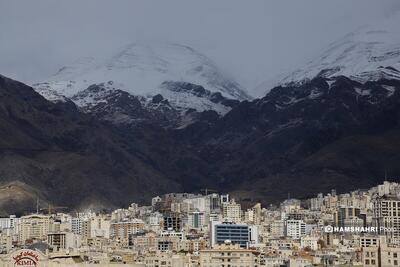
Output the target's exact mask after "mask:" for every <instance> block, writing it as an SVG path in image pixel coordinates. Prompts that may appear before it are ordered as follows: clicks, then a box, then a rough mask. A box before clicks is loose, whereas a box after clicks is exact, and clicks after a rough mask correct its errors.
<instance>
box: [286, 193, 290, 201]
mask: <svg viewBox="0 0 400 267" xmlns="http://www.w3.org/2000/svg"><path fill="white" fill-rule="evenodd" d="M287 199H288V200H289V199H290V192H288V193H287Z"/></svg>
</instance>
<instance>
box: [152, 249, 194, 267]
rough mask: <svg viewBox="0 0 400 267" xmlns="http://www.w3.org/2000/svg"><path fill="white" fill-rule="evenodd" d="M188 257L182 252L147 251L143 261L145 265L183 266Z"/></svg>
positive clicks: (157, 266)
mask: <svg viewBox="0 0 400 267" xmlns="http://www.w3.org/2000/svg"><path fill="white" fill-rule="evenodd" d="M189 262H190V258H189V257H187V256H185V255H183V254H172V253H169V252H168V253H161V252H157V253H149V254H147V255H146V256H145V260H144V263H145V264H146V266H147V267H185V266H188V263H189Z"/></svg>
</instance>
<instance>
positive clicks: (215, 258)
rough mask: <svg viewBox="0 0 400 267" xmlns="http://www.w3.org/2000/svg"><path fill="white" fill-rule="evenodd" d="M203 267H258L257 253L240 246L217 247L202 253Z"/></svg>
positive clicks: (226, 245)
mask: <svg viewBox="0 0 400 267" xmlns="http://www.w3.org/2000/svg"><path fill="white" fill-rule="evenodd" d="M200 266H201V267H234V266H238V267H239V266H245V267H253V266H257V252H256V251H254V250H250V249H243V248H240V246H239V245H238V244H230V243H228V242H226V243H225V244H221V245H216V246H214V248H212V249H205V250H201V251H200Z"/></svg>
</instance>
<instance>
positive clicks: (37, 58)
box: [0, 0, 400, 90]
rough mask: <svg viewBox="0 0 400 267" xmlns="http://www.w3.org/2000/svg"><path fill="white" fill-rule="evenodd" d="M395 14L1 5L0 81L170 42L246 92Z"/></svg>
mask: <svg viewBox="0 0 400 267" xmlns="http://www.w3.org/2000/svg"><path fill="white" fill-rule="evenodd" d="M399 8H400V2H399V1H398V0H384V1H373V0H371V1H369V0H352V1H349V0H336V1H321V0H302V1H295V0H293V1H288V0H287V1H285V0H280V1H267V0H264V1H261V0H252V1H245V0H242V1H237V0H218V1H216V0H202V1H190V0H170V1H153V0H143V1H122V0H119V1H100V0H87V1H82V0H68V1H66V0H65V1H54V0H43V1H42V0H38V1H19V0H0V73H1V74H4V75H7V76H11V77H13V78H16V79H19V80H22V81H25V82H27V83H32V82H35V81H40V80H43V79H46V78H47V77H48V76H50V75H51V74H53V73H55V72H56V71H57V69H59V68H60V67H62V66H64V65H67V64H69V63H71V62H73V61H74V60H75V59H77V58H79V57H82V56H87V55H94V56H99V55H109V54H111V53H113V52H115V51H117V50H118V49H119V48H120V47H123V46H125V45H126V44H127V43H132V42H173V43H182V44H186V45H189V46H192V47H194V48H195V49H198V50H199V51H201V52H203V53H204V54H206V55H208V56H209V57H211V58H212V59H214V60H215V61H216V62H217V63H218V64H219V65H220V66H221V67H222V68H224V69H226V70H227V71H228V72H230V73H231V74H232V75H233V76H235V77H236V79H237V80H238V81H239V82H241V83H242V84H243V85H244V86H246V87H247V88H249V90H251V88H253V87H255V86H256V85H257V84H259V83H260V82H262V81H264V80H267V79H270V78H272V77H274V76H275V75H278V74H280V73H281V72H283V71H286V70H290V69H292V68H295V67H297V66H299V65H300V64H301V63H302V62H304V61H305V60H306V59H308V58H309V57H311V56H313V55H315V54H316V53H317V51H319V50H321V49H323V48H324V47H326V46H327V45H328V44H329V43H330V42H332V41H334V40H336V39H337V38H340V37H341V36H342V35H344V34H346V33H347V32H350V31H353V30H354V29H356V28H358V27H360V26H362V25H365V24H369V23H373V22H374V20H377V19H381V18H383V17H385V16H390V15H391V13H393V12H395V11H397V10H399Z"/></svg>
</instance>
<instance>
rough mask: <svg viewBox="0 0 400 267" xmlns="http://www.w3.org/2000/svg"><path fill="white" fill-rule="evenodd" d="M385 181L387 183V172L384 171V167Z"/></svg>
mask: <svg viewBox="0 0 400 267" xmlns="http://www.w3.org/2000/svg"><path fill="white" fill-rule="evenodd" d="M385 181H387V170H386V167H385Z"/></svg>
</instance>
